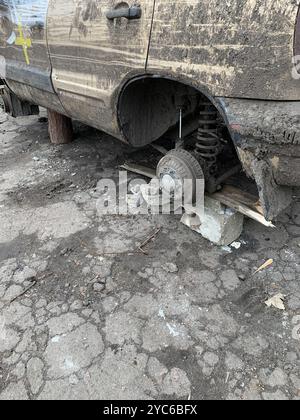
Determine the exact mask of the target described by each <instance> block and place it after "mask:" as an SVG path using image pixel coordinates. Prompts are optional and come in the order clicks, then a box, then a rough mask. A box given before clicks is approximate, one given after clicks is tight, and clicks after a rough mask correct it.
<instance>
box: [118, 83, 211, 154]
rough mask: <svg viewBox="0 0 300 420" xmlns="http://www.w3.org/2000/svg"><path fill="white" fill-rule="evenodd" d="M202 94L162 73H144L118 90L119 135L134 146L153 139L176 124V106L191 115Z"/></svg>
mask: <svg viewBox="0 0 300 420" xmlns="http://www.w3.org/2000/svg"><path fill="white" fill-rule="evenodd" d="M201 97H203V95H202V94H201V93H200V92H199V91H198V90H197V89H195V88H194V87H191V86H189V85H187V84H184V83H181V82H178V81H175V80H171V79H166V78H163V77H153V76H145V77H143V78H139V79H136V80H134V81H131V82H129V83H128V84H127V85H126V86H125V87H124V88H123V91H122V92H121V95H120V98H119V103H118V117H119V123H120V127H121V130H122V133H123V135H124V136H125V138H126V140H127V141H128V142H129V143H130V144H131V145H133V146H135V147H142V146H145V145H147V144H150V143H153V142H154V141H156V140H158V139H159V138H160V137H162V136H163V135H164V134H165V133H166V132H167V131H168V130H170V128H172V127H174V128H175V127H176V125H177V124H178V120H179V109H180V108H182V109H183V118H184V119H187V118H191V117H192V115H193V114H195V113H196V111H197V106H198V103H199V101H200V99H201Z"/></svg>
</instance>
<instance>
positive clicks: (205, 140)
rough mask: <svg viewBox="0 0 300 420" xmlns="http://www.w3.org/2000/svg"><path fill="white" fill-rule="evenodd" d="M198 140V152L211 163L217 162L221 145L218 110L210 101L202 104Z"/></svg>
mask: <svg viewBox="0 0 300 420" xmlns="http://www.w3.org/2000/svg"><path fill="white" fill-rule="evenodd" d="M196 140H197V142H196V144H195V147H196V151H197V154H198V155H200V157H201V158H203V159H204V160H205V161H206V162H207V163H209V164H210V165H213V164H214V163H216V161H217V156H218V153H219V146H220V139H219V136H218V112H217V110H216V109H215V107H214V106H213V105H212V104H210V103H203V104H202V109H201V111H200V119H199V128H198V131H197V134H196Z"/></svg>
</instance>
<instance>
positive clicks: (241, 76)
mask: <svg viewBox="0 0 300 420" xmlns="http://www.w3.org/2000/svg"><path fill="white" fill-rule="evenodd" d="M0 15H1V18H0V19H1V20H0V34H1V48H0V54H2V55H3V56H4V57H5V59H6V78H5V82H6V85H7V88H8V89H9V90H10V95H11V92H13V94H14V95H15V96H16V97H17V98H18V99H19V100H20V101H21V103H23V102H24V101H25V102H26V103H31V104H37V105H41V106H45V107H47V108H49V109H52V110H55V111H57V112H59V113H61V114H64V115H67V116H69V117H71V118H74V119H78V120H81V121H82V122H84V123H86V124H89V125H91V126H93V127H96V128H99V129H101V130H104V131H106V132H107V133H110V134H112V135H113V136H115V137H118V138H119V139H120V140H122V141H125V142H128V143H130V144H131V145H133V146H135V147H142V146H145V145H148V144H150V143H153V142H155V141H158V140H159V141H160V142H161V143H162V144H163V146H164V147H165V148H166V149H167V150H171V149H174V148H180V149H184V150H185V154H184V158H182V153H181V152H179V154H180V153H181V154H180V156H178V159H180V158H182V159H183V161H182V165H183V166H184V165H186V164H188V165H189V166H190V167H196V166H197V165H199V167H200V166H201V168H202V170H203V172H204V175H205V179H206V185H207V189H208V190H209V191H210V192H212V191H214V190H216V189H217V188H218V186H219V185H220V184H221V183H222V182H223V181H224V180H225V179H226V178H227V177H229V176H230V175H232V174H234V173H235V172H237V171H238V170H239V164H240V163H241V164H242V167H243V169H244V170H245V172H246V173H247V175H248V176H249V177H251V178H252V179H254V180H255V183H256V185H257V189H258V193H259V196H260V200H261V204H262V206H263V209H264V213H265V216H266V217H267V218H268V219H272V218H274V217H275V216H276V215H278V214H279V212H280V211H281V210H282V209H283V208H285V207H286V206H287V204H288V203H289V199H290V196H291V187H293V186H300V135H299V129H300V89H299V80H298V78H297V71H296V69H295V65H293V64H292V60H293V57H294V55H295V54H300V21H299V16H298V4H297V2H292V1H290V0H276V1H274V0H266V1H262V0H255V1H250V0H243V1H241V0H228V1H225V2H219V1H217V0H212V1H211V0H210V1H208V0H176V1H170V0H140V1H139V3H138V4H137V3H135V2H134V1H129V0H128V1H127V2H120V1H116V0H103V1H97V0H50V1H48V0H0ZM297 16H298V18H297ZM19 108H21V109H22V107H19ZM26 109H27V113H28V107H26ZM12 111H13V110H12ZM14 114H15V115H16V114H17V113H16V112H14ZM173 153H174V152H173ZM177 162H178V160H177ZM168 165H169V166H168V167H167V168H166V167H165V168H164V171H165V173H166V172H168V174H171V175H172V176H174V177H177V176H181V175H180V173H181V172H180V169H182V168H179V169H178V168H176V167H175V166H176V165H175V163H174V162H173V163H172V161H171V162H169V163H168ZM195 165H196V166H195ZM199 167H197V168H196V169H195V171H194V173H195V174H196V173H197V171H198V170H199Z"/></svg>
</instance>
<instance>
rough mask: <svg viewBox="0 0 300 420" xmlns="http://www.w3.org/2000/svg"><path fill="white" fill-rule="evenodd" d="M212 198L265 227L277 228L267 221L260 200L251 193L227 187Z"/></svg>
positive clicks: (212, 195)
mask: <svg viewBox="0 0 300 420" xmlns="http://www.w3.org/2000/svg"><path fill="white" fill-rule="evenodd" d="M210 197H212V198H214V199H215V200H218V201H220V203H222V204H225V205H226V206H228V207H230V208H232V209H234V210H236V211H238V212H239V213H242V214H243V215H244V216H247V217H249V218H250V219H253V220H255V221H256V222H259V223H261V224H262V225H264V226H267V227H275V226H274V225H273V223H272V222H270V221H268V220H266V219H265V217H264V214H263V209H262V207H261V205H260V203H259V200H258V198H257V197H255V196H253V195H251V194H249V193H246V192H244V191H242V190H239V189H237V188H234V187H231V186H225V187H224V188H223V189H222V190H221V191H219V192H217V193H214V194H211V195H210Z"/></svg>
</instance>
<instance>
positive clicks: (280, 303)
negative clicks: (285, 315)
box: [265, 293, 285, 311]
mask: <svg viewBox="0 0 300 420" xmlns="http://www.w3.org/2000/svg"><path fill="white" fill-rule="evenodd" d="M284 300H285V296H284V295H283V294H282V293H278V294H277V295H275V296H273V297H271V298H270V299H268V300H266V302H265V304H266V305H267V306H268V307H269V308H271V306H273V307H274V308H277V309H280V310H281V311H285V305H284Z"/></svg>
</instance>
